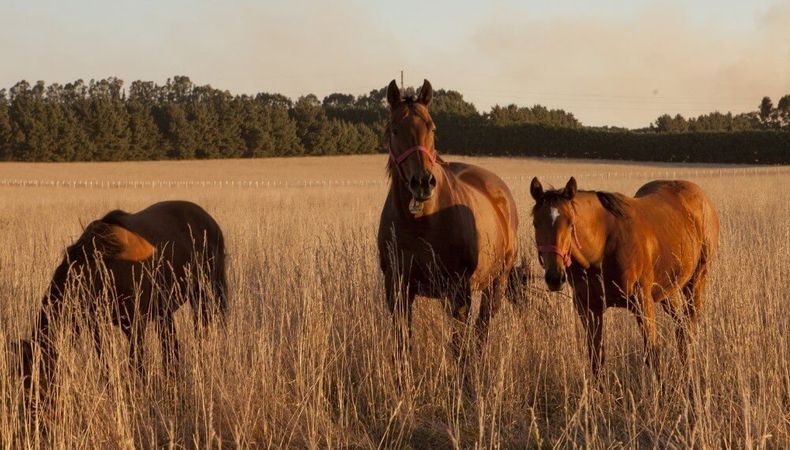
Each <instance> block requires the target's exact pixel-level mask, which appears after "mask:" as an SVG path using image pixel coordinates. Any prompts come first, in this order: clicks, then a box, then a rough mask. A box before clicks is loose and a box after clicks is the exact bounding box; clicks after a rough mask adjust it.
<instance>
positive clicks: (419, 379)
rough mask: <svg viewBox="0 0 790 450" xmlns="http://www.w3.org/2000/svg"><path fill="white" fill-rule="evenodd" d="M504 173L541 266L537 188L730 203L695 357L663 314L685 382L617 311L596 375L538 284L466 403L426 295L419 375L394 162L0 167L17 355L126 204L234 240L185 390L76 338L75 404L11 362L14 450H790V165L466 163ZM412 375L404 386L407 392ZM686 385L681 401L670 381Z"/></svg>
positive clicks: (185, 336) (484, 363)
mask: <svg viewBox="0 0 790 450" xmlns="http://www.w3.org/2000/svg"><path fill="white" fill-rule="evenodd" d="M448 159H451V160H458V159H466V160H470V161H473V162H476V163H479V164H481V165H483V166H485V167H487V168H489V169H491V170H493V171H495V172H497V173H499V174H500V175H502V176H504V177H505V179H506V181H507V182H508V184H509V185H510V186H511V189H512V190H513V192H514V195H515V197H516V200H517V203H518V208H519V213H520V220H521V229H520V240H521V244H520V245H521V249H522V252H523V253H524V254H525V255H526V256H527V259H528V262H529V263H528V264H529V267H530V268H531V270H533V271H537V262H536V255H535V250H534V248H533V237H532V235H533V232H532V226H531V220H530V217H529V209H530V208H531V206H532V200H531V198H530V197H529V192H528V190H529V180H530V179H531V177H532V176H533V175H538V176H540V177H542V179H543V180H544V181H547V182H548V183H553V184H555V185H561V184H562V183H564V182H565V181H566V179H567V177H568V176H569V175H574V176H576V178H577V180H578V181H579V185H580V188H582V189H585V188H586V189H598V190H613V191H621V192H626V193H629V194H630V193H633V192H634V191H635V190H636V189H637V188H638V187H639V186H640V185H642V184H643V183H645V182H647V181H649V180H652V179H656V178H670V177H674V178H685V179H689V180H692V181H694V182H697V183H698V184H700V185H701V186H702V187H703V188H704V189H705V190H707V192H708V193H709V194H710V197H711V198H712V200H713V202H714V204H715V205H716V207H717V208H718V211H719V214H720V218H721V228H722V232H721V242H720V252H719V256H718V258H717V260H716V261H715V264H714V266H713V271H712V274H711V277H710V283H709V289H708V290H707V293H706V305H705V308H704V311H703V313H702V320H701V323H700V327H699V329H698V334H697V335H696V338H695V339H694V342H693V344H692V354H693V358H694V364H693V365H689V366H687V367H683V366H681V364H680V363H679V362H678V358H677V352H676V349H675V345H674V330H673V328H672V322H671V320H669V318H668V316H667V315H666V314H664V313H663V311H662V312H661V318H660V319H661V320H660V329H659V333H660V339H661V342H662V343H663V344H664V345H663V349H664V350H663V353H662V358H663V363H664V366H665V373H664V374H663V378H662V381H661V383H659V382H657V381H656V379H655V378H654V377H653V375H652V372H651V371H650V370H649V369H647V368H645V367H644V365H643V364H642V360H641V358H642V340H641V337H640V334H639V330H638V328H637V326H636V322H635V320H634V318H633V317H632V316H631V315H630V314H629V313H627V312H625V311H619V310H610V311H609V312H608V313H607V315H606V321H605V346H606V351H607V358H608V359H607V362H606V365H605V367H604V374H605V375H604V376H603V377H602V378H601V379H600V380H598V381H597V382H596V381H594V380H592V379H591V377H590V374H589V369H588V361H587V352H586V349H585V343H584V340H583V338H582V335H581V326H580V324H579V323H578V320H577V318H576V314H575V312H574V310H573V307H572V305H571V301H570V299H569V295H568V292H569V291H565V292H564V293H560V294H551V293H548V292H546V290H545V289H544V286H543V281H542V280H541V279H540V278H538V279H536V280H535V281H532V282H531V283H532V284H531V285H530V286H529V289H528V290H527V291H528V293H529V295H528V298H527V299H526V300H525V301H523V302H522V303H521V304H520V305H518V306H514V305H510V304H508V306H506V307H505V308H503V310H502V311H501V312H500V314H499V315H498V316H497V317H496V318H495V319H494V322H493V326H492V327H491V333H490V336H489V339H488V343H487V345H486V347H485V352H484V354H483V356H482V357H481V358H479V360H476V361H475V364H474V368H473V370H472V372H473V373H472V376H471V379H472V380H473V381H472V383H473V385H474V386H473V389H465V388H464V387H463V383H461V380H460V378H459V375H458V372H457V370H456V364H455V361H454V360H453V357H452V353H451V351H450V348H449V332H450V327H451V325H452V324H451V323H450V320H448V319H447V318H446V317H445V315H444V312H443V310H442V307H441V304H440V303H439V302H438V301H435V300H432V299H419V300H418V302H417V308H416V311H415V326H414V345H413V349H412V354H411V355H410V359H409V363H408V364H407V365H406V366H401V365H399V364H397V363H396V362H395V359H394V355H395V351H396V347H395V344H394V336H393V334H394V333H393V330H392V326H391V322H390V317H389V315H388V312H387V310H386V306H385V302H384V290H383V284H382V277H381V275H380V272H379V269H378V262H377V250H376V246H375V236H376V229H377V226H378V218H379V213H380V210H381V206H382V204H383V201H384V197H385V195H386V189H387V180H386V177H385V172H384V165H385V161H386V159H385V156H383V155H375V156H352V157H331V158H302V159H271V160H255V161H242V160H237V161H201V162H144V163H142V162H141V163H85V164H16V163H14V164H7V163H4V164H0V346H2V347H4V348H5V347H6V346H8V345H9V344H10V343H11V342H13V341H14V340H16V339H18V338H20V337H26V336H28V335H29V333H30V328H31V324H32V321H33V315H34V313H35V312H36V311H37V309H38V304H39V301H40V298H41V296H42V295H43V293H44V292H45V289H46V287H47V283H48V281H49V279H50V276H51V273H52V270H53V269H54V268H55V266H56V265H57V263H58V262H59V261H60V258H61V255H62V252H63V250H64V248H65V246H66V245H68V244H70V243H71V242H72V241H73V240H74V239H75V238H76V237H77V236H78V235H79V234H80V232H81V224H82V225H84V224H87V223H88V222H90V221H91V220H92V219H95V218H98V217H100V216H101V215H102V214H104V213H105V212H107V211H109V210H111V209H115V208H121V209H125V210H128V211H136V210H139V209H141V208H143V207H145V206H147V205H149V204H151V203H153V202H156V201H159V200H163V199H186V200H191V201H194V202H197V203H198V204H200V205H202V206H203V207H204V208H205V209H206V210H207V211H209V212H210V213H211V214H212V215H213V216H214V217H215V218H216V219H217V220H218V222H219V223H220V225H221V226H222V227H223V229H224V232H225V236H226V241H227V245H228V256H229V270H228V275H229V285H230V310H229V316H228V321H227V324H226V326H225V327H224V328H216V327H214V328H212V329H210V330H208V332H207V333H206V335H205V336H203V337H202V338H200V339H198V338H195V337H194V335H193V333H192V324H191V320H192V319H191V315H190V314H189V313H188V311H183V312H179V314H178V335H179V339H180V341H181V360H182V364H181V366H180V371H179V374H178V376H177V377H176V378H170V377H167V376H166V375H165V373H164V371H163V370H162V368H161V366H160V359H161V356H160V353H159V351H158V349H159V345H158V342H157V338H156V334H155V333H153V332H151V331H152V330H151V329H149V332H148V337H147V340H146V350H147V353H146V361H145V365H146V367H147V369H148V370H147V373H146V375H145V376H138V375H137V374H136V372H135V371H134V370H133V369H130V368H129V365H128V361H127V358H126V354H127V350H126V346H127V343H126V341H125V340H124V339H123V336H122V334H121V333H120V332H119V331H117V330H116V329H113V328H112V327H111V326H110V325H109V324H105V328H106V330H104V333H105V335H106V336H109V337H110V339H109V341H108V342H105V352H104V360H103V361H102V360H99V358H98V357H97V354H96V353H95V352H94V350H93V344H92V340H91V339H90V337H88V336H77V338H76V339H74V342H73V343H66V342H65V341H61V342H62V343H63V346H62V348H61V351H62V358H61V359H60V361H59V366H58V375H59V376H58V379H57V380H58V382H57V389H56V392H57V398H56V399H55V401H54V402H53V404H52V406H51V407H49V408H38V409H35V410H30V409H28V408H26V407H25V404H24V403H23V402H22V396H21V390H22V386H21V384H20V382H19V380H18V379H17V378H16V377H15V376H14V372H13V369H12V368H11V367H9V362H10V361H11V358H9V355H8V353H7V352H0V444H2V446H3V447H4V448H23V447H58V448H135V447H143V448H155V447H170V448H193V447H200V448H204V447H205V448H219V447H257V448H259V447H290V448H329V447H335V448H336V447H342V448H348V447H353V448H379V447H384V448H392V447H396V448H403V447H406V448H452V447H463V448H477V447H481V448H482V447H485V448H488V447H502V448H523V447H528V448H534V447H541V448H544V447H560V448H567V447H584V448H612V447H615V448H620V447H626V448H634V447H645V448H652V447H659V448H688V447H700V448H723V447H731V448H743V447H747V448H753V447H762V448H765V447H767V448H787V447H790V360H789V358H788V357H790V312H789V311H790V269H789V267H790V265H788V263H787V260H788V254H790V226H788V223H790V202H789V201H788V199H787V192H790V170H788V169H785V168H768V167H762V168H759V167H758V168H743V167H738V168H732V167H716V166H678V165H668V164H653V165H646V164H640V165H636V164H628V163H609V162H581V161H560V160H535V159H494V158H453V157H448ZM399 380H403V381H402V382H400V381H399ZM662 385H663V386H662Z"/></svg>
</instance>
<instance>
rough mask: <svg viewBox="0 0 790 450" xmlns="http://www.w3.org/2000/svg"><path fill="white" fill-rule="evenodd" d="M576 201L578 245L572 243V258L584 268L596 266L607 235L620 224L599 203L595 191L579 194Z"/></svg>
mask: <svg viewBox="0 0 790 450" xmlns="http://www.w3.org/2000/svg"><path fill="white" fill-rule="evenodd" d="M582 195H583V197H582ZM576 203H577V206H576V215H577V217H576V222H575V223H576V225H575V228H576V230H575V231H576V236H577V238H578V245H576V243H574V246H573V249H574V250H573V255H574V259H576V261H577V262H579V264H581V265H582V266H583V267H584V268H589V267H590V266H598V265H599V264H600V263H601V261H602V260H603V257H604V254H605V251H606V246H607V243H608V240H609V237H610V236H611V235H612V234H613V231H614V230H615V229H616V228H617V227H619V226H621V224H619V223H617V221H616V220H615V217H614V216H612V215H611V214H610V213H609V212H608V211H607V210H606V209H605V208H604V207H603V205H601V203H600V202H599V201H598V199H597V198H596V195H595V193H591V194H588V193H585V194H580V195H579V197H577V200H576ZM579 247H581V248H579Z"/></svg>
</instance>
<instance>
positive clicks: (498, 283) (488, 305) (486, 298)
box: [475, 273, 510, 348]
mask: <svg viewBox="0 0 790 450" xmlns="http://www.w3.org/2000/svg"><path fill="white" fill-rule="evenodd" d="M509 275H510V274H509V273H506V274H502V275H500V276H499V277H498V278H496V279H495V280H494V281H493V283H492V284H491V286H489V287H488V288H486V289H484V290H483V295H482V297H481V299H480V313H479V314H478V316H477V322H476V324H475V326H476V329H477V338H478V341H479V346H480V347H481V348H482V346H483V344H484V343H485V341H486V339H487V338H488V325H489V323H490V322H491V320H492V319H493V318H494V316H495V315H496V313H497V312H498V311H499V308H501V307H502V298H503V297H504V295H505V290H506V289H507V282H508V278H509Z"/></svg>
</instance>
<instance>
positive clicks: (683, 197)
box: [634, 180, 719, 260]
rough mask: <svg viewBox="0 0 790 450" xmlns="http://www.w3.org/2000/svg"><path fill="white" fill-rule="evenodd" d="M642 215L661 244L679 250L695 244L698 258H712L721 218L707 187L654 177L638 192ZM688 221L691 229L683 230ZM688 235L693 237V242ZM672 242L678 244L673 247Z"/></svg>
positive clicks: (676, 251)
mask: <svg viewBox="0 0 790 450" xmlns="http://www.w3.org/2000/svg"><path fill="white" fill-rule="evenodd" d="M634 198H635V199H636V205H638V207H639V209H640V215H641V216H642V217H643V218H644V219H646V220H645V222H646V223H650V224H651V225H652V227H653V229H654V231H655V232H657V233H658V234H659V236H658V237H659V238H660V241H661V242H662V243H663V245H662V246H661V248H662V249H663V250H666V251H670V252H672V253H673V254H675V258H677V254H680V253H685V251H687V250H688V249H689V247H691V248H695V249H696V251H698V252H699V253H698V254H697V255H696V257H695V259H698V260H709V259H710V258H712V257H713V256H714V255H715V253H716V251H717V248H718V239H719V218H718V215H717V214H716V211H715V209H714V207H713V204H712V203H711V202H710V200H709V199H708V196H707V194H705V191H703V190H702V188H701V187H699V186H698V185H697V184H695V183H692V182H690V181H685V180H656V181H651V182H649V183H647V184H645V185H644V186H642V187H641V188H639V190H638V191H637V192H636V194H635V195H634ZM684 224H686V230H687V231H688V232H681V228H680V227H682V226H683V225H684ZM686 237H692V242H691V244H693V245H691V246H689V244H690V243H689V242H686V239H685V238H686ZM672 242H676V243H677V245H676V246H677V247H678V248H673V247H674V246H673V245H672V244H671V243H672Z"/></svg>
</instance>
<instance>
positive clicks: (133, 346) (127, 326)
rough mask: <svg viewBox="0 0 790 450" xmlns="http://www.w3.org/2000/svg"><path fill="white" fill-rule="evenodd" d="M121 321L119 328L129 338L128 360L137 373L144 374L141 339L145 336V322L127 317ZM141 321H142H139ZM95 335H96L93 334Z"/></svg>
mask: <svg viewBox="0 0 790 450" xmlns="http://www.w3.org/2000/svg"><path fill="white" fill-rule="evenodd" d="M125 322H126V323H123V322H122V323H121V330H122V331H123V334H124V335H125V336H126V338H127V339H128V340H129V362H131V364H132V367H134V369H135V370H136V372H137V374H138V375H141V376H142V375H144V374H145V370H144V368H143V347H144V346H143V343H144V342H143V339H144V338H145V322H142V321H140V320H135V319H129V320H127V321H125ZM141 322H142V323H141ZM95 337H96V336H95Z"/></svg>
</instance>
